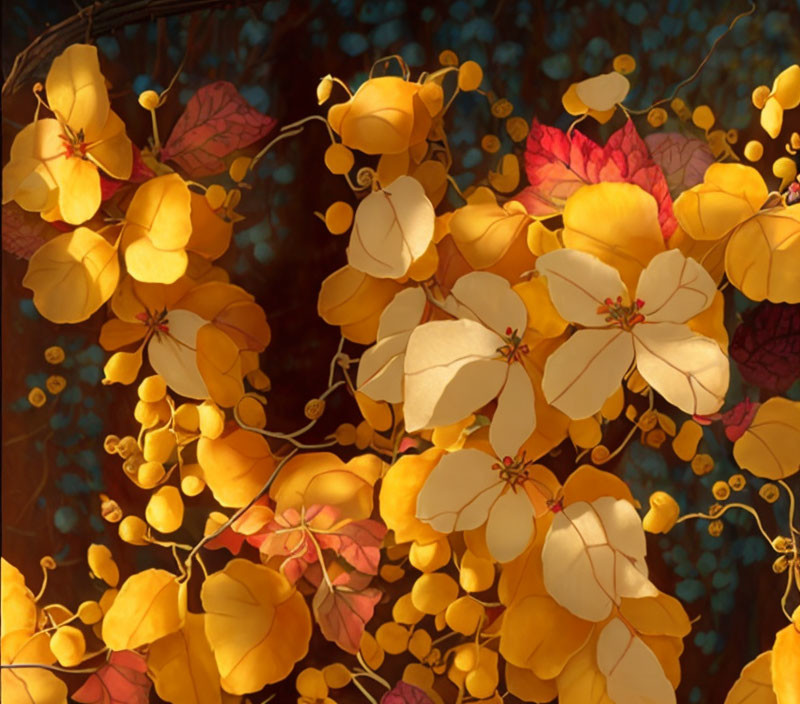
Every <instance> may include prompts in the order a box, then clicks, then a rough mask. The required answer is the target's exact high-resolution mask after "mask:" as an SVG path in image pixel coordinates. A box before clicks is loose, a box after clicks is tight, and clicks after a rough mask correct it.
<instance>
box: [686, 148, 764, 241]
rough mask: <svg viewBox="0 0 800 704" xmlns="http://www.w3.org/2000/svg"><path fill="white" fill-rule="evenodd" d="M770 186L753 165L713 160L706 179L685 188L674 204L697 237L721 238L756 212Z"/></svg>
mask: <svg viewBox="0 0 800 704" xmlns="http://www.w3.org/2000/svg"><path fill="white" fill-rule="evenodd" d="M766 199H767V186H766V184H765V183H764V179H763V178H762V177H761V174H760V173H759V172H758V171H757V170H756V169H754V168H753V167H752V166H744V165H742V164H712V165H711V166H709V167H708V170H707V171H706V173H705V176H704V179H703V183H701V184H699V185H697V186H694V187H693V188H690V189H689V190H688V191H684V192H683V193H681V195H680V196H678V199H677V200H676V201H675V203H674V205H673V209H674V212H675V217H676V218H677V220H678V224H679V225H680V226H681V227H682V228H683V229H684V230H686V233H687V234H688V235H689V236H690V237H692V238H693V239H695V240H718V239H720V238H721V237H724V236H725V235H726V234H728V233H729V232H730V231H731V230H732V229H733V228H734V227H736V225H738V224H740V223H742V222H744V221H745V220H746V219H747V218H749V217H750V216H752V215H753V214H754V213H756V212H757V211H758V210H759V209H760V208H761V206H762V205H763V204H764V201H765V200H766Z"/></svg>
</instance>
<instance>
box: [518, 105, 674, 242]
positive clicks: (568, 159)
mask: <svg viewBox="0 0 800 704" xmlns="http://www.w3.org/2000/svg"><path fill="white" fill-rule="evenodd" d="M525 171H526V173H527V175H528V182H529V183H530V186H528V187H527V188H525V189H524V190H523V191H522V192H521V193H520V194H519V195H518V196H517V200H518V201H520V202H521V203H522V204H523V205H524V206H525V207H526V208H527V210H528V212H529V213H531V214H532V215H549V214H552V213H557V212H560V211H561V210H563V208H564V203H565V202H566V200H567V198H569V196H571V195H572V194H573V193H574V192H575V191H577V190H578V189H579V188H580V187H581V186H583V185H585V184H589V183H600V182H601V181H611V182H625V183H635V184H636V185H637V186H640V187H641V188H643V189H644V190H645V191H647V192H648V193H650V194H651V195H652V196H653V197H654V198H655V199H656V202H657V203H658V208H659V222H660V224H661V231H662V233H663V235H664V237H665V238H666V237H669V236H670V235H671V234H672V233H673V232H674V230H675V227H676V226H677V222H676V220H675V216H674V215H673V213H672V197H671V196H670V194H669V189H668V188H667V182H666V179H665V178H664V174H663V173H662V171H661V169H660V168H659V166H658V165H657V164H656V163H655V162H654V161H653V159H652V158H651V157H650V154H649V152H648V151H647V146H646V145H645V143H644V142H643V141H642V139H641V137H639V135H638V133H637V132H636V128H635V127H634V125H633V122H631V121H630V120H628V122H627V123H625V126H624V127H622V128H621V129H619V130H617V131H616V132H615V133H614V134H612V135H611V137H609V139H608V142H607V143H606V145H605V147H601V146H600V145H599V144H597V143H595V142H594V141H592V140H591V139H589V138H588V137H586V136H585V135H584V134H582V133H581V132H578V131H577V130H574V131H573V132H572V135H571V136H567V135H566V133H564V132H562V131H561V130H559V129H558V128H556V127H548V126H547V125H542V124H541V123H539V122H538V120H534V121H533V125H532V126H531V131H530V134H529V135H528V142H527V145H526V151H525Z"/></svg>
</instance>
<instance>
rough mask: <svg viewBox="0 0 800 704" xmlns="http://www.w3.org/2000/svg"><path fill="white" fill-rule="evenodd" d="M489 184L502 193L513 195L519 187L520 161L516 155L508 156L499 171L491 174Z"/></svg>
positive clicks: (502, 161)
mask: <svg viewBox="0 0 800 704" xmlns="http://www.w3.org/2000/svg"><path fill="white" fill-rule="evenodd" d="M489 183H491V184H492V188H494V190H496V191H499V192H500V193H511V191H513V190H515V189H516V188H517V186H519V159H518V158H517V156H516V155H515V154H506V155H505V156H504V157H503V159H502V160H501V161H500V166H499V168H498V169H497V171H490V172H489Z"/></svg>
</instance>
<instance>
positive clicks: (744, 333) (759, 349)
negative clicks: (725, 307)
mask: <svg viewBox="0 0 800 704" xmlns="http://www.w3.org/2000/svg"><path fill="white" fill-rule="evenodd" d="M742 319H743V320H742V323H741V324H740V325H739V326H738V327H737V328H736V330H735V331H734V333H733V339H732V340H731V345H730V355H731V358H732V359H734V360H735V362H736V364H737V366H738V367H739V372H740V373H741V375H742V377H743V378H744V380H745V381H746V382H748V383H749V384H755V385H757V386H761V387H763V388H765V389H768V390H769V391H777V392H778V393H783V392H785V391H786V390H787V389H788V388H789V387H790V386H791V385H792V384H793V383H794V382H795V380H796V379H797V378H798V377H800V306H797V305H792V304H789V303H770V302H769V301H764V302H763V303H761V304H759V305H758V306H756V307H755V308H754V309H752V310H748V311H746V312H745V313H744V314H743V315H742Z"/></svg>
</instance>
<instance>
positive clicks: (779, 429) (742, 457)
mask: <svg viewBox="0 0 800 704" xmlns="http://www.w3.org/2000/svg"><path fill="white" fill-rule="evenodd" d="M733 458H734V459H735V460H736V463H737V464H738V465H739V466H740V467H741V468H742V469H747V470H749V471H750V472H752V473H753V474H755V475H756V476H757V477H763V478H764V479H772V480H773V481H774V480H777V479H786V478H787V477H790V476H792V475H793V474H795V473H796V472H797V471H798V470H800V402H798V401H790V400H789V399H788V398H781V397H780V396H775V397H773V398H771V399H769V400H768V401H765V402H764V403H763V404H761V406H760V407H759V408H758V410H757V411H756V414H755V416H754V417H753V421H752V423H751V424H750V427H749V428H747V430H745V431H744V434H743V435H742V436H741V437H740V438H739V439H738V440H737V441H736V442H735V443H734V445H733Z"/></svg>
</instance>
